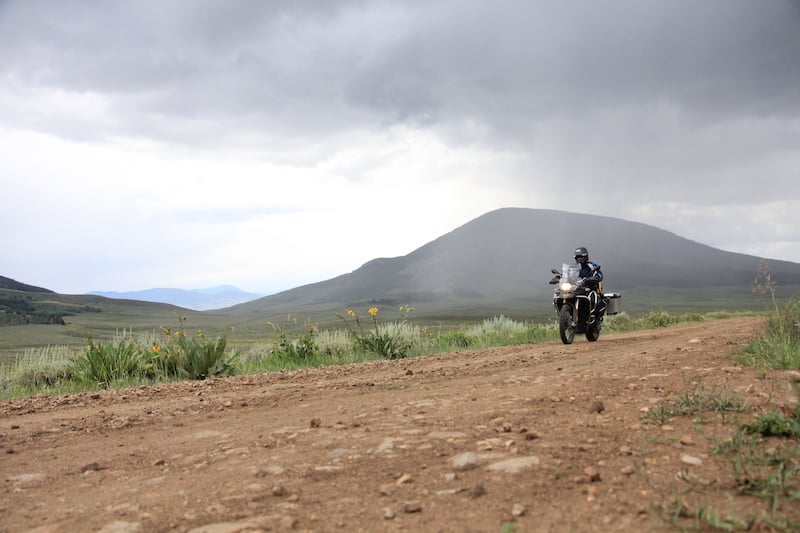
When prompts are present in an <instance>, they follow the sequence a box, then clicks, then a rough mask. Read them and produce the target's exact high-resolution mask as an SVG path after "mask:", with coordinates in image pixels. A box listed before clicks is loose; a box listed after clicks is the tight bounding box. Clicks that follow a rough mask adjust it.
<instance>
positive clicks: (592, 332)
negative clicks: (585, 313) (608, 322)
mask: <svg viewBox="0 0 800 533" xmlns="http://www.w3.org/2000/svg"><path fill="white" fill-rule="evenodd" d="M599 338H600V321H599V320H598V321H596V322H595V323H594V324H591V325H589V329H587V330H586V340H588V341H591V342H594V341H596V340H597V339H599Z"/></svg>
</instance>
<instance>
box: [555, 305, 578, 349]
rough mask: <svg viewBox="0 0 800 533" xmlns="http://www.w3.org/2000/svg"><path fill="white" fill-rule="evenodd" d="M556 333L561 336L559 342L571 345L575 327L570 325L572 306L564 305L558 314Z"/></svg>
mask: <svg viewBox="0 0 800 533" xmlns="http://www.w3.org/2000/svg"><path fill="white" fill-rule="evenodd" d="M558 332H559V333H560V334H561V342H563V343H564V344H572V341H574V340H575V326H573V325H572V306H571V305H569V304H564V305H563V306H562V307H561V311H559V312H558Z"/></svg>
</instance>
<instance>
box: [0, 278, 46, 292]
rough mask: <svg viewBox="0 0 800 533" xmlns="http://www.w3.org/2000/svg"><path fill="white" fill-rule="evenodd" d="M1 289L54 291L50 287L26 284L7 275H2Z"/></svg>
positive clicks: (0, 280) (0, 279)
mask: <svg viewBox="0 0 800 533" xmlns="http://www.w3.org/2000/svg"><path fill="white" fill-rule="evenodd" d="M0 289H10V290H12V291H23V292H49V293H53V291H51V290H49V289H43V288H41V287H34V286H33V285H26V284H25V283H20V282H19V281H16V280H13V279H11V278H7V277H5V276H0Z"/></svg>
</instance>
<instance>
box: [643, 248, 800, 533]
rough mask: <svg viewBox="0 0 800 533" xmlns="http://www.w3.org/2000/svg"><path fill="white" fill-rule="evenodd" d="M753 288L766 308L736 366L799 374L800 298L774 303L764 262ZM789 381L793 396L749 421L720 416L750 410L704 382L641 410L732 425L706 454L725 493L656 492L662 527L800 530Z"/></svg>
mask: <svg viewBox="0 0 800 533" xmlns="http://www.w3.org/2000/svg"><path fill="white" fill-rule="evenodd" d="M754 290H755V291H756V292H759V293H761V294H770V295H771V297H772V298H771V303H772V310H771V312H770V314H769V316H768V319H767V323H766V327H765V331H764V334H763V335H762V336H761V337H759V338H756V339H754V340H752V341H750V342H749V343H748V344H747V345H745V346H744V347H742V348H740V349H739V350H738V351H736V352H735V353H734V354H733V359H734V361H736V362H737V363H739V364H742V365H747V366H750V367H753V368H759V369H765V370H787V369H788V370H798V369H800V301H798V300H797V299H794V298H793V299H790V300H789V301H788V302H786V303H784V304H781V305H779V304H778V302H777V300H776V298H775V284H774V282H773V281H772V278H771V275H770V273H769V268H768V265H767V264H766V262H764V263H762V265H761V270H760V271H759V276H758V277H757V278H756V283H755V285H754ZM782 379H783V378H782ZM787 381H788V384H787V385H788V387H789V390H790V396H792V397H793V398H792V399H790V400H789V401H788V402H787V403H786V404H784V405H778V406H777V409H775V408H773V410H770V411H767V412H761V413H759V414H757V415H756V417H755V420H754V421H752V422H750V423H745V422H739V421H738V418H739V417H738V416H734V417H727V416H725V413H736V414H738V415H743V414H745V413H748V412H750V411H751V410H752V408H751V407H749V406H747V404H746V403H745V402H744V401H743V400H741V399H739V398H738V397H737V396H736V395H734V394H732V393H730V391H727V390H721V391H716V390H712V391H707V390H706V389H705V388H704V387H703V386H702V384H700V385H698V384H695V386H694V387H693V388H692V389H691V390H690V391H688V392H685V393H683V394H681V395H679V396H678V397H676V398H673V399H672V400H670V401H668V402H666V403H664V404H662V405H659V406H658V407H656V408H655V409H651V410H650V411H649V412H647V413H646V415H645V416H646V417H647V418H650V419H652V420H654V421H655V422H657V423H659V424H664V423H665V422H666V421H667V420H669V419H670V418H674V417H678V416H695V417H696V416H697V415H698V414H699V413H703V412H717V413H723V423H730V424H732V426H733V427H732V430H731V433H730V434H729V435H728V436H727V437H726V438H724V439H722V440H720V441H719V442H718V443H716V444H715V445H714V446H713V447H712V448H711V450H709V455H710V456H712V457H714V458H716V459H717V460H718V461H721V463H722V464H723V465H727V469H728V470H729V472H730V477H731V479H732V482H731V483H730V486H731V489H730V490H726V489H725V488H724V487H727V486H729V485H727V484H724V483H723V484H722V487H723V488H722V489H720V488H714V489H713V494H714V496H715V498H714V499H713V500H712V498H710V497H709V494H707V493H706V492H705V490H704V486H703V485H702V484H696V483H687V484H686V485H685V486H682V487H675V486H672V487H670V488H669V489H667V490H662V491H660V492H661V494H662V501H661V502H660V504H659V505H658V506H657V510H658V511H659V513H660V517H661V519H662V521H663V522H664V523H665V524H666V525H668V526H670V527H672V528H675V529H678V530H681V531H688V530H692V531H695V530H700V531H708V530H711V531H753V530H757V531H800V512H799V511H800V406H798V404H797V401H798V399H799V398H800V383H798V379H797V377H796V376H795V375H793V374H789V375H788V378H787ZM684 481H686V480H685V479H684ZM720 492H722V497H723V498H725V499H726V500H727V503H726V504H725V505H724V506H721V505H720V503H719V501H720V494H719V493H720ZM742 498H745V499H746V500H747V501H746V502H742ZM744 509H747V510H746V511H745V510H744Z"/></svg>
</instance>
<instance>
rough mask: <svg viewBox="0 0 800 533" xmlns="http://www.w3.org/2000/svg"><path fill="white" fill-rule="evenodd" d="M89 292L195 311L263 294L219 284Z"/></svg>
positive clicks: (229, 304)
mask: <svg viewBox="0 0 800 533" xmlns="http://www.w3.org/2000/svg"><path fill="white" fill-rule="evenodd" d="M89 294H93V295H97V296H105V297H107V298H116V299H125V300H139V301H145V302H158V303H168V304H172V305H177V306H179V307H185V308H187V309H194V310H195V311H206V310H209V309H220V308H223V307H230V306H233V305H236V304H240V303H242V302H247V301H250V300H255V299H257V298H260V297H261V296H263V295H262V294H253V293H249V292H244V291H242V290H240V289H238V288H236V287H234V286H232V285H219V286H217V287H211V288H208V289H191V290H186V289H169V288H157V289H146V290H141V291H130V292H113V291H93V292H91V293H89Z"/></svg>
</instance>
